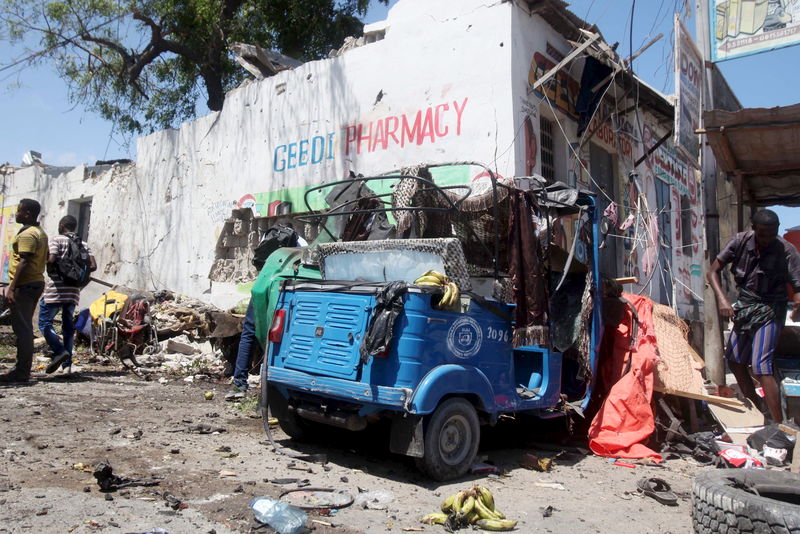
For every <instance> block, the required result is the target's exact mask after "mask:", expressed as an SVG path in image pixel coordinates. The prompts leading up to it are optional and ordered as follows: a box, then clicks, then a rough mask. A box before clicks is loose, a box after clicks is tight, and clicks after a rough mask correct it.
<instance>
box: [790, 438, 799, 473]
mask: <svg viewBox="0 0 800 534" xmlns="http://www.w3.org/2000/svg"><path fill="white" fill-rule="evenodd" d="M795 436H796V438H797V439H796V441H795V442H794V452H793V453H792V467H790V468H789V471H791V472H792V473H800V434H796V435H795Z"/></svg>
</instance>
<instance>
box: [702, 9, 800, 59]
mask: <svg viewBox="0 0 800 534" xmlns="http://www.w3.org/2000/svg"><path fill="white" fill-rule="evenodd" d="M708 14H709V16H708V22H709V26H710V28H711V30H710V35H711V60H712V61H723V60H726V59H732V58H736V57H742V56H749V55H751V54H758V53H759V52H766V51H768V50H774V49H776V48H783V47H784V46H792V45H796V44H798V43H800V1H798V0H709V3H708Z"/></svg>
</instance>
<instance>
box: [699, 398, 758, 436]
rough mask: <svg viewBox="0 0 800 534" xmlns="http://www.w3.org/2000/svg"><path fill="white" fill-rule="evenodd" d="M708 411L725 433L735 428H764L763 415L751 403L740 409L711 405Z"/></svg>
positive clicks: (724, 405)
mask: <svg viewBox="0 0 800 534" xmlns="http://www.w3.org/2000/svg"><path fill="white" fill-rule="evenodd" d="M708 409H709V411H710V412H711V415H713V416H714V419H716V420H717V421H719V424H720V425H722V427H723V428H724V429H725V430H726V431H727V430H729V429H737V428H753V427H761V426H764V414H763V413H761V411H760V410H759V409H758V408H756V407H755V406H753V404H752V403H748V404H746V405H745V404H744V403H743V404H742V407H741V408H740V407H737V406H729V405H726V404H711V403H709V405H708Z"/></svg>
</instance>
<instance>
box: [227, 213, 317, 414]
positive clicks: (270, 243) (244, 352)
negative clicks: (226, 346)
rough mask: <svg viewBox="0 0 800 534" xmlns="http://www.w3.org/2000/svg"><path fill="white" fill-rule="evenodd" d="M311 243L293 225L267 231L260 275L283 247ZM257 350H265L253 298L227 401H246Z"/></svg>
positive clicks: (256, 261)
mask: <svg viewBox="0 0 800 534" xmlns="http://www.w3.org/2000/svg"><path fill="white" fill-rule="evenodd" d="M306 246H308V242H307V241H306V240H305V239H303V238H302V237H300V236H299V235H297V232H295V231H294V227H293V226H292V225H291V224H287V225H286V226H281V225H278V226H274V227H272V228H270V229H269V230H267V232H266V233H265V234H264V236H263V237H262V239H261V242H260V243H259V244H258V246H257V247H256V249H255V250H254V257H253V265H254V266H255V268H256V269H258V271H259V272H261V268H262V267H264V262H265V261H266V260H267V258H268V257H269V255H270V254H272V253H273V252H274V251H275V250H277V249H279V248H282V247H306ZM254 350H264V347H262V346H261V344H260V343H259V342H258V340H257V339H256V319H255V310H254V308H253V300H252V299H251V300H250V302H249V303H248V305H247V312H245V316H244V324H242V336H241V338H240V339H239V351H238V352H237V353H236V363H235V366H234V371H233V386H232V388H231V391H229V392H228V393H227V394H226V395H225V400H231V401H232V400H238V399H241V398H244V395H245V393H246V392H247V389H248V384H247V377H248V375H249V374H250V367H251V362H252V360H253V351H254Z"/></svg>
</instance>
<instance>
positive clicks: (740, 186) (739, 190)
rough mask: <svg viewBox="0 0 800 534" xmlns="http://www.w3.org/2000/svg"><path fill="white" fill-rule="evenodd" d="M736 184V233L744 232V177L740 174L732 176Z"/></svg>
mask: <svg viewBox="0 0 800 534" xmlns="http://www.w3.org/2000/svg"><path fill="white" fill-rule="evenodd" d="M734 180H735V183H736V197H737V202H736V228H737V230H736V231H737V232H744V177H743V176H742V173H741V172H736V173H735V175H734Z"/></svg>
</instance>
